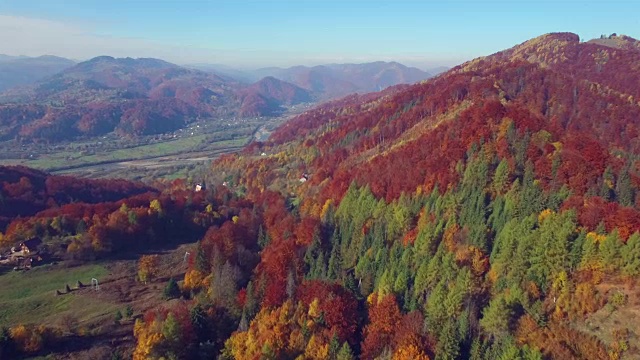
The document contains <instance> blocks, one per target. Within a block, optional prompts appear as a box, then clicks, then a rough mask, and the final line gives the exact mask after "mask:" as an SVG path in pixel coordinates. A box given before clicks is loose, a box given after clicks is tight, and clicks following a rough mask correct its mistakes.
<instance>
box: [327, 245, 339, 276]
mask: <svg viewBox="0 0 640 360" xmlns="http://www.w3.org/2000/svg"><path fill="white" fill-rule="evenodd" d="M341 263H342V260H341V259H340V248H339V247H338V246H333V247H332V248H331V255H330V256H329V265H328V267H327V279H328V280H339V279H340V277H341V274H342V268H341V266H340V265H341Z"/></svg>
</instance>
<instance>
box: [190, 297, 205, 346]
mask: <svg viewBox="0 0 640 360" xmlns="http://www.w3.org/2000/svg"><path fill="white" fill-rule="evenodd" d="M189 319H190V320H191V324H192V326H193V330H194V332H195V335H196V338H197V339H198V342H204V341H205V340H206V339H207V338H208V336H209V335H210V329H209V320H208V317H207V313H206V312H205V311H204V309H203V308H202V306H200V304H197V305H196V306H194V307H193V308H191V310H190V311H189Z"/></svg>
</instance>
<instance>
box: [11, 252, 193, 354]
mask: <svg viewBox="0 0 640 360" xmlns="http://www.w3.org/2000/svg"><path fill="white" fill-rule="evenodd" d="M194 246H195V245H194V244H184V245H180V246H178V247H177V248H174V249H170V250H163V251H159V252H155V253H156V254H158V255H159V256H160V261H159V264H160V265H159V268H158V276H157V278H156V279H153V280H152V281H150V282H149V283H147V284H143V283H140V282H139V281H137V280H136V276H137V258H138V256H139V255H135V256H133V258H132V259H129V260H109V261H103V262H94V263H91V264H84V265H79V266H73V267H72V266H69V264H68V263H67V262H60V263H57V264H48V265H43V266H36V267H34V268H33V269H32V270H29V271H25V272H13V271H9V272H5V273H3V274H1V275H0V289H2V290H0V326H9V327H11V326H16V325H18V324H46V325H47V326H51V327H57V328H59V329H61V330H62V331H63V333H64V334H65V336H64V337H63V338H62V339H60V341H59V343H58V346H57V347H56V348H54V349H46V351H44V352H43V353H41V354H39V356H40V357H35V358H34V359H103V358H111V356H112V355H113V354H114V351H115V352H117V353H118V354H119V355H120V356H122V358H130V357H131V352H132V351H133V347H134V345H135V339H134V337H133V323H134V320H135V319H136V318H139V317H141V316H142V315H143V314H144V313H145V312H146V311H147V310H149V309H151V308H154V307H156V306H158V305H160V304H162V303H165V302H167V300H165V299H163V296H162V293H163V290H164V287H165V286H166V283H167V281H168V280H169V278H171V277H173V278H174V279H176V280H182V278H183V277H184V273H185V271H186V268H187V264H185V263H184V254H185V252H186V251H189V252H193V251H194ZM3 270H4V269H3ZM91 278H96V279H98V280H99V282H100V290H98V291H95V290H94V289H93V288H92V287H91V286H90V285H91ZM78 280H80V281H81V282H82V284H83V285H85V286H84V287H82V288H80V289H76V282H77V281H78ZM67 284H68V285H69V286H70V287H71V289H72V291H71V292H70V293H66V291H65V286H66V285H67ZM56 290H60V292H62V293H63V294H62V295H56ZM171 301H179V300H171ZM127 306H131V307H132V309H133V317H132V318H130V319H127V318H123V319H122V321H120V323H115V322H114V318H115V314H116V312H118V311H120V312H121V313H122V314H123V315H124V312H125V309H126V307H127ZM70 319H71V321H70ZM70 322H71V323H72V324H73V326H72V327H73V329H70V328H69V327H70V326H69V325H68V324H69V323H70ZM74 334H82V337H77V336H75V335H74ZM42 356H46V357H42Z"/></svg>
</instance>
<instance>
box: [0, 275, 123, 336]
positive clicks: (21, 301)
mask: <svg viewBox="0 0 640 360" xmlns="http://www.w3.org/2000/svg"><path fill="white" fill-rule="evenodd" d="M108 274H109V271H108V270H107V269H106V268H104V267H103V266H101V265H84V266H78V267H72V268H65V267H62V266H56V265H45V266H41V267H36V268H34V269H32V270H30V271H27V272H8V273H5V274H3V275H0V289H1V290H0V326H13V325H16V324H21V323H22V324H29V323H55V321H56V320H57V319H58V318H59V317H60V316H62V315H64V314H66V313H70V312H72V313H73V316H74V317H75V318H76V319H78V320H79V321H82V320H84V319H88V318H94V317H96V316H100V315H103V314H110V313H112V312H113V311H114V309H115V308H116V305H115V304H109V303H105V302H104V301H99V300H97V299H96V298H94V297H89V296H84V295H83V294H82V292H85V293H86V291H90V290H88V289H85V290H82V291H75V292H72V293H70V294H65V295H61V296H56V295H55V290H56V289H58V290H60V291H62V292H65V291H64V289H65V285H66V284H69V286H71V287H72V288H73V287H75V285H76V282H77V281H78V280H80V281H81V282H82V283H83V284H90V283H91V278H94V277H95V278H97V279H102V278H104V277H105V276H106V275H108Z"/></svg>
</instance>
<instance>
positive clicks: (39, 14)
mask: <svg viewBox="0 0 640 360" xmlns="http://www.w3.org/2000/svg"><path fill="white" fill-rule="evenodd" d="M639 14H640V1H638V0H627V1H605V0H598V1H592V0H582V1H581V0H573V1H548V0H541V1H525V0H523V1H519V0H510V1H504V0H494V1H472V0H459V1H454V0H450V1H446V0H440V1H429V0H423V1H404V0H398V1H378V0H342V1H336V0H313V1H312V0H288V1H285V0H275V1H269V0H263V1H259V0H253V1H244V0H235V1H233V0H231V1H230V0H210V1H204V0H201V1H192V0H181V1H180V0H172V1H170V0H153V1H152V0H147V1H144V0H64V1H63V0H0V54H7V55H27V56H39V55H44V54H48V55H57V56H63V57H67V58H72V59H75V60H86V59H89V58H92V57H94V56H98V55H110V56H115V57H126V56H130V57H157V58H162V59H165V60H168V61H172V62H175V63H178V64H225V65H228V66H231V67H235V68H258V67H263V66H283V67H285V66H293V65H317V64H324V63H345V62H349V63H358V62H369V61H378V60H382V61H399V62H402V63H404V64H406V65H411V66H416V67H419V68H423V69H428V68H430V67H436V66H453V65H456V64H459V63H462V62H464V61H466V60H470V59H472V58H475V57H479V56H484V55H489V54H492V53H495V52H497V51H500V50H503V49H506V48H509V47H512V46H514V45H516V44H519V43H521V42H524V41H526V40H528V39H530V38H533V37H536V36H539V35H542V34H545V33H549V32H558V31H569V32H574V33H577V34H578V35H580V37H581V38H582V39H584V40H588V39H591V38H595V37H599V36H600V35H601V34H611V33H614V32H615V33H618V34H626V35H629V36H632V37H634V38H640V15H639Z"/></svg>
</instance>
